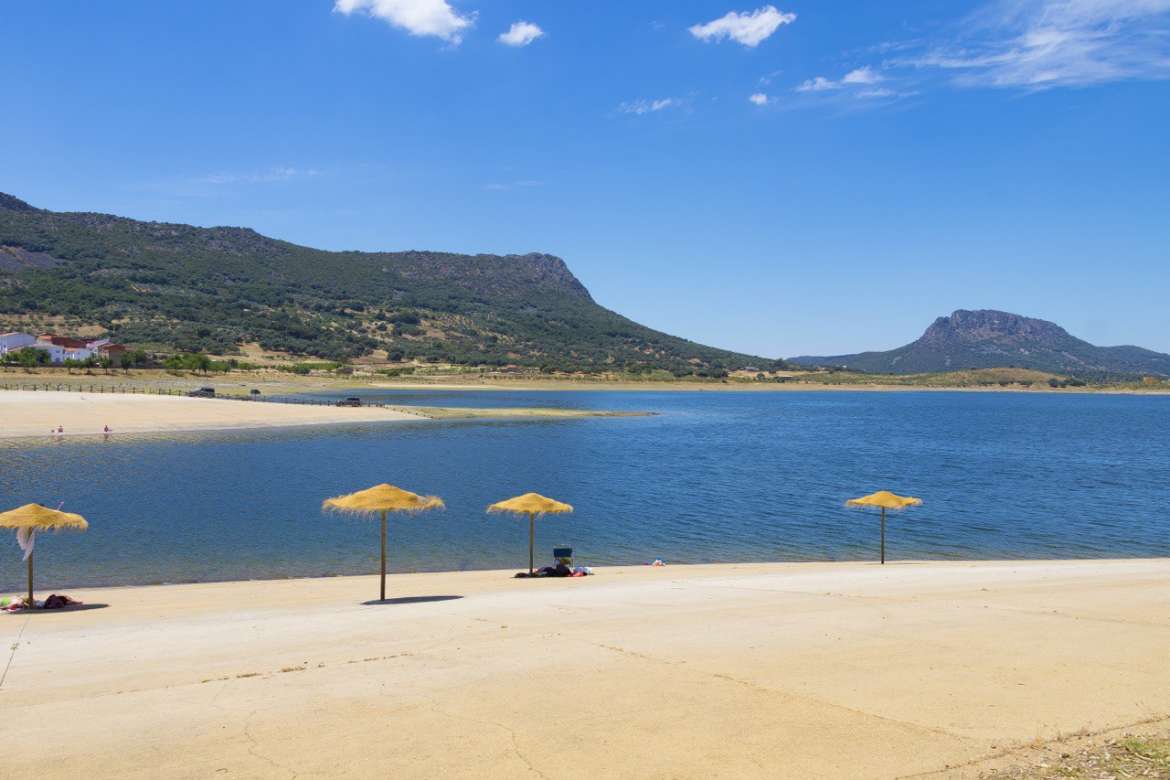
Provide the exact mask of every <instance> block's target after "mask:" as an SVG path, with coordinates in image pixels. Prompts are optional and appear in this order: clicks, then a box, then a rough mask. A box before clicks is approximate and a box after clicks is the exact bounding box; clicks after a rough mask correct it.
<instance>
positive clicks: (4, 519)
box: [0, 504, 89, 609]
mask: <svg viewBox="0 0 1170 780" xmlns="http://www.w3.org/2000/svg"><path fill="white" fill-rule="evenodd" d="M0 528H11V529H12V530H14V531H16V533H17V534H18V535H20V534H27V536H26V537H25V540H22V543H21V545H20V546H21V547H22V548H24V549H25V560H27V561H28V608H29V609H32V608H33V604H35V602H34V601H33V554H32V542H33V537H34V535H35V534H36V532H37V531H60V530H63V529H70V530H75V531H84V530H85V529H86V528H89V523H87V522H86V521H85V518H84V517H82V516H81V515H75V514H72V513H70V512H62V511H60V510H57V509H49V508H48V507H43V506H41V505H40V504H25V505H24V506H22V507H19V508H17V509H11V510H9V511H7V512H4V513H2V514H0ZM26 544H27V547H26Z"/></svg>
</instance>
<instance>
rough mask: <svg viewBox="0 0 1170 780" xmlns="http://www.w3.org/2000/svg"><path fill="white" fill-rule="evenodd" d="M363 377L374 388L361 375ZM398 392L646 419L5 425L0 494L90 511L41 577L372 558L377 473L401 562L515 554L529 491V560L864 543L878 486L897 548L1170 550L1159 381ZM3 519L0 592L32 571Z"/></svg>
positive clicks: (47, 543) (82, 580) (1167, 448)
mask: <svg viewBox="0 0 1170 780" xmlns="http://www.w3.org/2000/svg"><path fill="white" fill-rule="evenodd" d="M366 395H367V397H374V396H375V394H372V393H367V394H366ZM376 395H377V397H379V398H385V399H387V400H392V401H393V402H395V403H417V404H426V405H448V406H454V405H461V404H467V405H476V406H542V405H547V406H561V407H576V408H598V409H619V410H620V409H627V410H648V411H655V412H658V413H659V415H658V416H655V417H641V418H618V419H605V418H600V419H586V420H561V421H542V422H531V421H514V422H448V423H406V424H382V425H369V426H362V427H332V428H321V429H316V430H306V429H300V430H285V431H266V432H233V433H218V434H199V435H182V436H174V435H170V436H166V437H164V436H142V437H133V438H132V437H122V436H116V437H114V438H113V439H111V440H110V441H98V440H89V441H81V440H73V441H69V440H66V441H62V442H31V443H30V442H23V443H7V444H0V503H2V504H3V506H5V507H11V506H17V505H19V504H23V503H26V502H29V501H39V502H41V503H44V504H48V505H51V506H55V505H56V504H57V503H58V502H59V501H62V500H63V501H64V502H65V508H66V509H70V510H73V511H78V512H81V513H83V514H85V515H86V516H87V517H88V518H89V521H90V530H89V531H88V532H87V533H85V534H69V533H62V534H59V535H42V536H41V537H40V538H39V539H38V544H37V571H38V576H37V579H38V582H39V583H40V586H41V587H46V588H57V589H59V588H61V587H66V586H70V585H73V586H78V585H101V584H122V583H153V582H178V581H192V580H223V579H249V578H268V577H287V576H306V575H330V574H349V573H360V572H372V571H375V570H376V568H377V552H378V546H377V540H378V537H377V522H376V521H365V520H361V519H354V518H349V517H339V516H335V515H323V514H322V513H321V512H320V503H321V500H322V499H323V498H325V497H327V496H331V495H336V494H339V493H345V492H350V491H352V490H355V489H360V488H364V487H367V486H369V485H372V484H375V483H377V482H383V481H389V482H393V483H395V484H398V485H400V486H403V487H406V488H408V489H411V490H415V491H417V492H425V493H434V494H437V495H440V496H442V497H443V498H444V499H445V500H446V501H447V504H448V507H449V509H448V510H447V511H446V512H441V513H429V514H426V515H422V516H418V517H413V518H410V517H408V518H402V519H393V520H392V523H391V548H390V550H391V554H390V557H391V568H392V569H394V570H399V571H401V570H436V569H461V568H500V567H515V568H521V567H523V566H524V565H526V560H527V544H528V542H527V522H526V521H525V520H523V519H517V518H509V517H500V516H487V515H485V514H484V512H483V510H484V507H486V506H487V504H489V503H490V502H492V501H496V500H498V499H501V498H507V497H509V496H512V495H514V494H517V493H520V492H524V491H527V490H537V491H540V492H543V493H546V494H548V495H551V496H554V497H556V498H559V499H562V500H565V501H568V502H570V503H572V504H574V505H575V506H576V507H577V512H576V513H575V514H573V515H569V516H562V517H550V518H546V519H544V520H542V521H539V522H538V529H537V534H538V536H537V550H538V559H547V558H548V557H549V556H550V551H551V548H552V547H554V546H558V545H568V546H572V547H574V548H575V549H576V552H577V557H578V560H580V561H582V562H585V563H589V564H616V563H621V564H628V563H641V562H644V561H647V560H650V559H653V558H655V557H662V558H664V559H666V560H668V561H671V562H678V563H681V562H705V561H750V560H805V559H855V558H872V557H875V556H876V553H877V539H878V537H877V534H878V523H877V518H876V517H875V516H873V515H870V514H865V513H863V512H860V511H857V510H848V509H845V508H844V506H843V504H844V501H845V500H846V499H847V498H849V497H851V496H856V495H861V494H863V493H868V492H870V491H872V490H877V489H881V488H889V489H893V490H895V491H898V492H902V493H908V494H911V495H917V496H921V497H922V498H923V499H924V500H925V502H926V503H925V505H924V506H922V507H919V508H917V509H913V510H910V511H908V512H906V513H904V514H901V515H897V516H894V517H893V519H892V520H891V525H890V534H889V554H890V556H891V557H892V558H1043V557H1098V556H1101V557H1103V556H1166V555H1170V398H1166V397H1111V396H1097V395H1055V394H1052V395H1049V394H1036V395H1030V394H1011V393H1003V394H991V393H905V392H900V393H847V392H810V393H800V392H779V393H759V394H755V393H661V394H658V393H609V392H582V393H574V392H566V393H550V392H540V393H523V392H461V393H460V392H445V393H432V392H402V393H390V392H386V393H380V394H376ZM23 572H24V569H23V565H22V564H21V562H20V555H19V550H18V548H17V546H16V543H15V541H14V540H12V539H11V538H9V537H8V536H5V537H3V538H0V589H3V590H9V591H14V590H16V589H18V588H19V587H20V586H21V584H22V583H23V576H24V574H23Z"/></svg>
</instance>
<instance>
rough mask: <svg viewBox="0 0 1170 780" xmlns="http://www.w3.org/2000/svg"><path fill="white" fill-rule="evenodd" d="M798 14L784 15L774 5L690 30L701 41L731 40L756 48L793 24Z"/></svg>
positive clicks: (727, 16) (696, 26) (724, 17)
mask: <svg viewBox="0 0 1170 780" xmlns="http://www.w3.org/2000/svg"><path fill="white" fill-rule="evenodd" d="M795 21H796V14H793V13H783V12H781V11H780V10H778V9H777V8H776V6H774V5H766V6H764V7H763V8H759V9H757V10H755V11H752V12H751V13H748V12H746V11H745V12H744V13H738V12H736V11H731V12H729V13H728V14H726V15H725V16H721V17H720V18H718V19H715V20H714V21H710V22H707V23H706V24H696V25H694V26H692V27H691V28H690V31H691V35H693V36H695V37H696V38H698V39H699V40H701V41H721V40H725V39H728V38H730V39H731V40H733V41H737V42H739V43H742V44H743V45H744V46H749V47H755V46H758V45H760V43H762V42H763V41H765V40H767V39H768V38H770V37H772V33H774V32H776V31H777V30H778V29H780V26H781V25H784V24H792V23H793V22H795Z"/></svg>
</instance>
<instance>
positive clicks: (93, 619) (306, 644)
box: [0, 560, 1170, 778]
mask: <svg viewBox="0 0 1170 780" xmlns="http://www.w3.org/2000/svg"><path fill="white" fill-rule="evenodd" d="M45 592H46V593H47V592H48V591H45ZM376 592H377V586H376V579H374V578H369V577H357V578H339V579H324V580H289V581H277V582H251V583H223V584H205V585H181V586H159V587H147V588H124V589H122V588H114V589H103V590H94V591H90V592H76V593H75V594H74V595H77V596H80V597H81V598H83V599H85V600H86V601H87V602H94V603H103V604H108V605H109V606H107V607H104V608H96V609H91V610H88V611H80V612H72V613H42V614H36V615H29V616H16V615H11V616H9V615H0V646H2V647H3V648H5V651H6V652H5V655H6V656H7V655H9V654H11V662H10V666H9V668H8V669H7V672H6V674H5V677H4V680H3V682H2V684H0V711H2V712H3V713H4V717H3V723H4V750H3V754H2V759H0V775H2V776H4V777H20V778H23V777H38V778H46V777H76V776H89V777H114V776H116V777H151V778H157V777H213V776H214V777H220V776H225V777H365V776H381V777H396V778H402V777H408V778H409V777H420V778H421V777H438V776H443V775H447V776H468V777H472V776H474V777H479V778H497V777H498V778H504V777H508V778H514V777H529V776H531V777H560V776H567V775H570V774H573V775H582V776H591V777H633V776H636V777H662V778H666V777H694V778H706V777H729V778H730V777H736V778H739V777H800V778H809V777H851V778H854V777H858V778H859V777H896V776H907V775H915V774H918V773H931V772H941V773H942V774H941V775H940V776H953V777H970V776H975V774H976V769H974V768H972V766H971V765H969V762H975V761H979V760H983V759H986V758H987V757H992V756H996V755H1000V754H1002V753H1004V751H1007V750H1010V749H1012V748H1013V747H1018V746H1021V745H1024V744H1026V743H1029V742H1031V741H1032V740H1036V739H1051V738H1053V737H1056V736H1058V735H1061V734H1067V733H1070V732H1074V731H1078V730H1086V729H1087V730H1091V731H1100V730H1105V729H1109V728H1113V727H1118V726H1124V725H1127V724H1133V723H1137V722H1140V721H1143V720H1146V719H1150V718H1164V717H1166V716H1167V714H1168V712H1170V664H1168V663H1167V658H1168V657H1170V560H1150V561H1082V562H1018V563H1016V562H1012V563H918V564H894V565H888V566H885V567H880V566H877V565H873V564H858V563H848V564H768V565H722V566H695V567H681V566H675V567H667V568H664V569H650V568H646V567H639V568H618V569H606V570H603V571H602V572H601V574H600V575H599V576H597V577H592V578H587V579H584V580H543V581H522V580H521V581H518V580H512V579H509V578H508V577H507V575H506V574H501V573H497V572H470V573H458V574H418V575H397V576H393V577H392V578H391V582H390V592H391V594H392V595H393V596H395V597H396V598H397V599H398V600H397V601H394V602H393V603H389V604H363V603H362V602H363V601H365V600H366V599H367V598H369V597H370V596H371V595H372V594H376ZM9 648H15V649H14V650H9ZM8 661H9V659H8V658H7V657H5V658H0V668H3V665H4V664H5V663H6V662H8ZM964 765H966V768H955V767H963V766H964ZM948 767H951V768H950V769H948Z"/></svg>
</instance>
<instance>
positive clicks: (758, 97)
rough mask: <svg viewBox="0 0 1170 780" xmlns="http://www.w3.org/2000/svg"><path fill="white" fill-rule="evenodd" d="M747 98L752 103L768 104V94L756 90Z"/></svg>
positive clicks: (758, 104)
mask: <svg viewBox="0 0 1170 780" xmlns="http://www.w3.org/2000/svg"><path fill="white" fill-rule="evenodd" d="M748 100H750V101H751V102H752V103H754V104H755V105H757V106H766V105H768V96H767V95H765V94H764V93H763V92H757V93H756V94H754V95H752V96H750V97H749V98H748Z"/></svg>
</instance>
